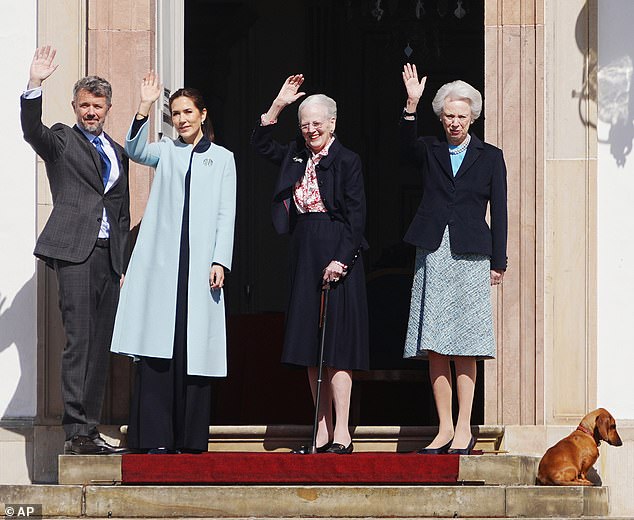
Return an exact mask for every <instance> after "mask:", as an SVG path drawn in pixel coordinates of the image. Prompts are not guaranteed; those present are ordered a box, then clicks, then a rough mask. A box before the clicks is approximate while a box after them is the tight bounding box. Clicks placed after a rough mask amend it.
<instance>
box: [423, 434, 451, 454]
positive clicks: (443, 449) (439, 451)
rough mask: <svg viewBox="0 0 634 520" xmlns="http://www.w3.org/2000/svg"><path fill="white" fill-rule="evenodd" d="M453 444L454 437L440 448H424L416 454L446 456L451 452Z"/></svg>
mask: <svg viewBox="0 0 634 520" xmlns="http://www.w3.org/2000/svg"><path fill="white" fill-rule="evenodd" d="M452 442H453V437H452V438H451V439H449V442H448V443H447V444H444V445H443V446H441V447H440V448H422V449H420V450H418V451H417V452H416V453H418V454H419V455H444V454H445V453H447V451H448V450H449V446H451V443H452Z"/></svg>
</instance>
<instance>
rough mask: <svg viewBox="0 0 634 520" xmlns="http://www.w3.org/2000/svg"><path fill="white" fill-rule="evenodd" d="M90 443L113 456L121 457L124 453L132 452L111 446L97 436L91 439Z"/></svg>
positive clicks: (121, 447) (131, 451) (128, 449)
mask: <svg viewBox="0 0 634 520" xmlns="http://www.w3.org/2000/svg"><path fill="white" fill-rule="evenodd" d="M92 441H93V442H94V443H95V444H96V445H97V446H101V447H102V448H104V449H106V450H109V453H110V454H115V455H123V454H124V453H133V450H131V449H130V448H124V447H123V446H113V445H112V444H110V443H109V442H107V441H106V439H104V438H103V437H102V436H101V435H97V436H96V437H92Z"/></svg>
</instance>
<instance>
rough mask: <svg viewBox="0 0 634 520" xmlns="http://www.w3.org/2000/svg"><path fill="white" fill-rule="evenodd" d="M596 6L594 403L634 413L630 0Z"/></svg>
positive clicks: (620, 413)
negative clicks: (597, 139) (595, 307)
mask: <svg viewBox="0 0 634 520" xmlns="http://www.w3.org/2000/svg"><path fill="white" fill-rule="evenodd" d="M598 8H599V13H598V14H599V36H598V47H599V49H598V51H599V56H598V65H599V71H598V78H599V85H598V104H599V118H598V119H599V121H598V125H597V126H598V137H599V146H598V187H597V188H598V204H597V214H598V287H597V290H598V381H597V383H598V394H597V403H598V405H599V406H602V407H604V408H607V409H608V410H610V411H611V412H612V414H613V415H614V416H615V417H616V418H617V419H634V399H633V398H632V395H633V394H632V378H633V373H634V372H633V371H632V369H633V367H634V153H632V146H633V140H634V88H633V85H632V80H633V78H632V72H633V69H634V38H633V36H632V20H634V2H632V0H599V3H598ZM571 303H572V302H571Z"/></svg>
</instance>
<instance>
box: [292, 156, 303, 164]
mask: <svg viewBox="0 0 634 520" xmlns="http://www.w3.org/2000/svg"><path fill="white" fill-rule="evenodd" d="M293 161H294V162H298V163H303V162H304V159H302V158H301V157H293Z"/></svg>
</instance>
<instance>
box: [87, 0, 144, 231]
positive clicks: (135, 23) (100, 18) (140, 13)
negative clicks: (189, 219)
mask: <svg viewBox="0 0 634 520" xmlns="http://www.w3.org/2000/svg"><path fill="white" fill-rule="evenodd" d="M155 25H156V6H155V0H111V1H108V2H103V1H102V0H88V74H97V75H100V76H104V77H105V78H107V79H108V80H109V81H110V82H111V83H112V90H113V96H112V105H113V106H112V109H111V112H110V115H109V120H108V124H107V126H106V131H107V132H108V133H109V134H111V135H112V136H113V137H114V138H115V140H116V141H117V142H119V143H123V141H124V139H125V134H126V132H127V130H128V128H129V126H130V123H131V121H132V116H133V115H134V114H135V113H136V109H137V107H138V104H139V94H138V87H139V84H140V81H141V78H142V77H143V75H144V74H145V73H146V72H147V71H148V70H149V69H150V68H156V65H155V54H156V44H155ZM151 181H152V177H151V172H150V168H148V167H144V166H139V165H137V164H132V163H131V164H130V196H131V201H130V210H131V220H132V222H131V225H132V227H134V226H136V225H137V224H138V223H139V221H140V220H141V217H142V216H143V211H144V209H145V204H146V201H147V198H148V196H149V193H150V184H151Z"/></svg>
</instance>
